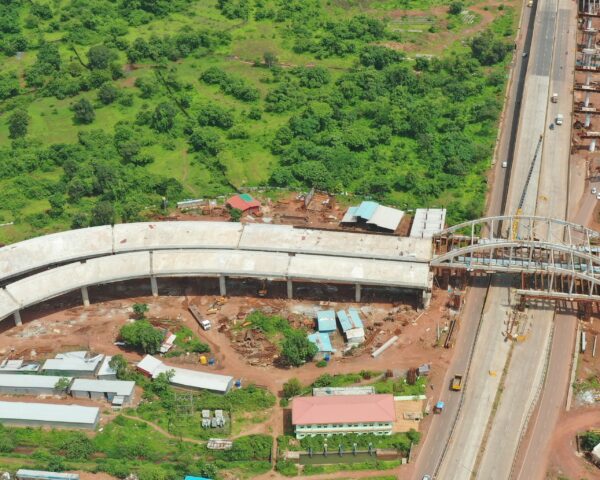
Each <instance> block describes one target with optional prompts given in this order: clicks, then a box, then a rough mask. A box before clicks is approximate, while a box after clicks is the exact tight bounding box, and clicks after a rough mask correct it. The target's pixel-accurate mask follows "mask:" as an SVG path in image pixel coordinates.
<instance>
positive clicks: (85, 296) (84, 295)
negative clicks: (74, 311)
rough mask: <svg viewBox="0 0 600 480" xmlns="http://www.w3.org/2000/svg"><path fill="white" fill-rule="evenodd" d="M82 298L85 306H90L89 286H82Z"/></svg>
mask: <svg viewBox="0 0 600 480" xmlns="http://www.w3.org/2000/svg"><path fill="white" fill-rule="evenodd" d="M81 298H82V300H83V306H84V307H89V306H90V295H89V293H88V289H87V287H81Z"/></svg>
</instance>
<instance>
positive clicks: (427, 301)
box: [422, 290, 431, 308]
mask: <svg viewBox="0 0 600 480" xmlns="http://www.w3.org/2000/svg"><path fill="white" fill-rule="evenodd" d="M422 301H423V308H427V307H429V304H430V303H431V292H430V291H429V290H423V300H422Z"/></svg>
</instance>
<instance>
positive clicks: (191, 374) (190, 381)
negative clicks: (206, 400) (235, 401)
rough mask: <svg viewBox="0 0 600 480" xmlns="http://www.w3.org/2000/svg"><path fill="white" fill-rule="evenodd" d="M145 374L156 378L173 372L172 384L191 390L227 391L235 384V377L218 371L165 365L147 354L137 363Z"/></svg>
mask: <svg viewBox="0 0 600 480" xmlns="http://www.w3.org/2000/svg"><path fill="white" fill-rule="evenodd" d="M137 368H138V370H140V371H141V372H142V373H144V374H145V375H147V376H149V377H152V378H156V377H158V376H159V375H160V374H161V373H166V372H169V371H172V372H173V376H172V378H171V385H174V386H176V387H180V388H185V389H191V390H209V391H211V392H215V393H227V392H228V391H229V390H230V389H231V387H232V386H233V377H230V376H228V375H218V374H216V373H208V372H200V371H197V370H188V369H186V368H178V367H171V366H169V365H165V364H164V363H163V362H161V361H160V360H158V359H156V358H154V357H153V356H152V355H146V356H145V357H144V358H143V359H142V361H141V362H140V363H138V365H137Z"/></svg>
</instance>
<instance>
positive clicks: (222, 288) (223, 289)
mask: <svg viewBox="0 0 600 480" xmlns="http://www.w3.org/2000/svg"><path fill="white" fill-rule="evenodd" d="M226 280H227V277H225V275H219V294H220V295H221V296H222V297H224V296H226V295H227V282H226Z"/></svg>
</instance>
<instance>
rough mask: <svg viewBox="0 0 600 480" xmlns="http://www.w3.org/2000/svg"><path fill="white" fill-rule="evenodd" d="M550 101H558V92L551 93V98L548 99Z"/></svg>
mask: <svg viewBox="0 0 600 480" xmlns="http://www.w3.org/2000/svg"><path fill="white" fill-rule="evenodd" d="M550 101H551V102H552V103H558V93H553V94H552V98H551V99H550Z"/></svg>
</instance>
